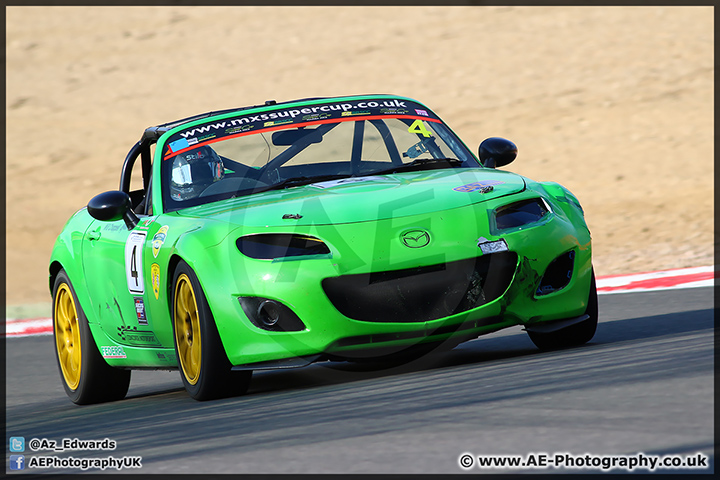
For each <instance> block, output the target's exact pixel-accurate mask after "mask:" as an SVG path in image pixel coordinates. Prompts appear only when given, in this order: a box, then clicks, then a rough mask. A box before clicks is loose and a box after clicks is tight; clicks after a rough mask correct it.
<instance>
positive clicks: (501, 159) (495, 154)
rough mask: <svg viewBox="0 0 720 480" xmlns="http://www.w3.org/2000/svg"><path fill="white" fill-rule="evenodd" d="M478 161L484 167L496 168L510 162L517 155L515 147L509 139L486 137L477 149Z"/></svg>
mask: <svg viewBox="0 0 720 480" xmlns="http://www.w3.org/2000/svg"><path fill="white" fill-rule="evenodd" d="M478 153H479V154H480V163H482V164H483V166H484V167H488V168H496V167H502V166H505V165H507V164H508V163H511V162H512V161H513V160H515V157H517V147H516V146H515V144H514V143H513V142H511V141H510V140H506V139H504V138H500V137H490V138H486V139H485V140H483V141H482V143H481V144H480V148H479V149H478Z"/></svg>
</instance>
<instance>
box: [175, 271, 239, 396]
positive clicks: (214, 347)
mask: <svg viewBox="0 0 720 480" xmlns="http://www.w3.org/2000/svg"><path fill="white" fill-rule="evenodd" d="M172 298H173V303H172V318H173V329H174V332H175V334H174V337H175V352H176V353H177V358H178V364H179V365H178V366H179V367H180V374H181V376H182V381H183V384H184V385H185V389H186V390H187V392H188V393H189V394H190V396H191V397H192V398H194V399H195V400H212V399H216V398H223V397H230V396H236V395H242V394H243V393H245V392H246V391H247V389H248V387H249V385H250V377H251V375H252V372H251V371H237V372H235V371H232V370H231V367H232V365H231V364H230V361H229V360H228V359H227V356H226V355H225V349H224V348H223V345H222V342H221V341H220V335H219V334H218V331H217V327H216V325H215V320H214V318H213V316H212V312H211V311H210V307H209V306H208V304H207V299H206V298H205V295H204V293H203V291H202V288H201V287H200V282H199V281H198V279H197V276H196V275H195V272H193V270H192V269H191V268H190V266H189V265H188V264H187V263H185V262H183V261H181V262H180V263H179V264H178V266H177V268H176V269H175V275H174V277H173V296H172Z"/></svg>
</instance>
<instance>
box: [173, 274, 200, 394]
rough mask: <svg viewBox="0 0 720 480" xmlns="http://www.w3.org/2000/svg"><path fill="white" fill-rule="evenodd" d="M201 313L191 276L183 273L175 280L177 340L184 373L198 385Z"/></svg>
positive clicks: (191, 381)
mask: <svg viewBox="0 0 720 480" xmlns="http://www.w3.org/2000/svg"><path fill="white" fill-rule="evenodd" d="M201 335H202V334H201V333H200V314H199V313H198V306H197V300H196V299H195V292H194V291H193V287H192V283H191V282H190V278H189V277H188V276H187V275H186V274H184V273H183V274H182V275H180V276H179V277H178V279H177V281H176V282H175V341H176V342H177V350H178V360H179V361H180V368H182V371H183V375H184V376H185V379H186V380H187V382H188V383H189V384H190V385H196V384H197V381H198V377H199V376H200V366H201V365H200V362H201V360H202V336H201Z"/></svg>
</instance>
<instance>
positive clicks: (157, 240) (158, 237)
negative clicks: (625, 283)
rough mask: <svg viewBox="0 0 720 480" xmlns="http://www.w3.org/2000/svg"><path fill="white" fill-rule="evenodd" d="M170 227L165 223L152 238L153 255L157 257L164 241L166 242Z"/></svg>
mask: <svg viewBox="0 0 720 480" xmlns="http://www.w3.org/2000/svg"><path fill="white" fill-rule="evenodd" d="M169 228H170V227H168V226H167V225H163V226H162V227H160V230H158V231H157V233H156V234H155V236H154V237H153V239H152V251H153V257H155V258H157V256H158V252H159V251H160V247H162V246H163V243H165V239H166V238H167V231H168V229H169Z"/></svg>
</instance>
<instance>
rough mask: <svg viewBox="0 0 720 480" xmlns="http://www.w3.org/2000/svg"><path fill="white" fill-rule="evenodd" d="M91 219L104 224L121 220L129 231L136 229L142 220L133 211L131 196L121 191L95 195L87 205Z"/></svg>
mask: <svg viewBox="0 0 720 480" xmlns="http://www.w3.org/2000/svg"><path fill="white" fill-rule="evenodd" d="M87 210H88V213H89V214H90V216H91V217H93V218H94V219H96V220H100V221H103V222H114V221H116V220H120V219H121V218H122V219H123V220H124V221H125V225H126V226H127V228H128V230H132V229H133V228H135V227H136V226H137V224H138V222H139V221H140V219H139V218H138V217H137V215H135V212H133V211H132V202H131V201H130V195H128V194H127V193H125V192H121V191H120V190H111V191H109V192H103V193H101V194H99V195H95V196H94V197H93V198H91V199H90V201H89V202H88V204H87Z"/></svg>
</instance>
